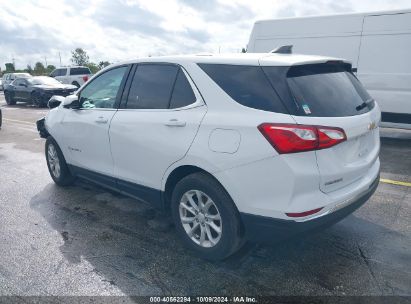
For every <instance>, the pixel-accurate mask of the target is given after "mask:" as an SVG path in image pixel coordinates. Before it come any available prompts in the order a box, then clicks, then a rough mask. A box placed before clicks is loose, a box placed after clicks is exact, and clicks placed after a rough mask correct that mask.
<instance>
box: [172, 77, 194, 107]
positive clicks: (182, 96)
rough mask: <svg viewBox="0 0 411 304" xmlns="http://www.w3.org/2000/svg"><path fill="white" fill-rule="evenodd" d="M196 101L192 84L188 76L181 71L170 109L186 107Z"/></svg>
mask: <svg viewBox="0 0 411 304" xmlns="http://www.w3.org/2000/svg"><path fill="white" fill-rule="evenodd" d="M195 101H196V97H195V95H194V92H193V90H192V88H191V86H190V83H189V82H188V80H187V77H186V75H184V72H183V71H182V70H181V69H180V70H179V71H178V75H177V80H176V82H175V85H174V89H173V94H172V95H171V101H170V109H175V108H181V107H185V106H188V105H190V104H192V103H194V102H195Z"/></svg>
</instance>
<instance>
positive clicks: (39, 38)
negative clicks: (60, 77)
mask: <svg viewBox="0 0 411 304" xmlns="http://www.w3.org/2000/svg"><path fill="white" fill-rule="evenodd" d="M401 8H411V1H410V0H339V1H335V0H271V1H263V0H261V1H260V0H252V1H250V0H49V1H46V0H13V1H6V0H0V66H1V68H2V69H4V68H5V67H4V63H6V62H11V60H12V58H14V59H15V63H16V67H17V68H25V67H26V66H27V64H31V65H32V66H34V64H35V62H37V61H41V62H43V63H44V64H45V60H46V59H45V57H46V58H47V63H48V64H53V65H59V52H60V54H61V60H62V64H63V65H66V64H69V63H70V57H71V55H70V51H71V50H72V49H74V48H76V47H82V48H84V49H85V50H86V51H87V53H88V54H89V56H90V60H91V61H93V62H98V61H101V60H107V61H110V62H117V61H122V60H127V59H132V58H136V57H140V56H147V55H165V54H187V53H198V52H218V51H219V48H220V49H221V52H239V51H240V50H241V48H242V47H246V45H247V42H248V38H249V35H250V32H251V28H252V26H253V23H254V22H255V21H256V20H259V19H269V18H284V17H296V16H308V15H324V14H334V13H346V12H366V11H377V10H390V9H401Z"/></svg>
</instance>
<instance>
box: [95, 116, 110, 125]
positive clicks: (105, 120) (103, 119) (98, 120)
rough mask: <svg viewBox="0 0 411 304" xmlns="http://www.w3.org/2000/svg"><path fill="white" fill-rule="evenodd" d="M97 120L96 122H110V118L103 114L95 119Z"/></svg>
mask: <svg viewBox="0 0 411 304" xmlns="http://www.w3.org/2000/svg"><path fill="white" fill-rule="evenodd" d="M95 122H96V123H100V124H105V123H107V122H108V119H107V118H104V117H103V116H100V117H98V118H97V119H96V120H95Z"/></svg>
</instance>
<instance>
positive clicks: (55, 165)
mask: <svg viewBox="0 0 411 304" xmlns="http://www.w3.org/2000/svg"><path fill="white" fill-rule="evenodd" d="M47 155H48V163H49V167H50V171H51V172H52V174H53V176H54V177H55V178H59V177H60V160H59V157H58V154H57V150H56V148H55V147H54V145H53V144H49V146H48V149H47Z"/></svg>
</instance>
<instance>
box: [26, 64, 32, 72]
mask: <svg viewBox="0 0 411 304" xmlns="http://www.w3.org/2000/svg"><path fill="white" fill-rule="evenodd" d="M26 72H27V73H29V74H33V68H32V67H31V65H30V64H28V65H27V68H26Z"/></svg>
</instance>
